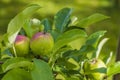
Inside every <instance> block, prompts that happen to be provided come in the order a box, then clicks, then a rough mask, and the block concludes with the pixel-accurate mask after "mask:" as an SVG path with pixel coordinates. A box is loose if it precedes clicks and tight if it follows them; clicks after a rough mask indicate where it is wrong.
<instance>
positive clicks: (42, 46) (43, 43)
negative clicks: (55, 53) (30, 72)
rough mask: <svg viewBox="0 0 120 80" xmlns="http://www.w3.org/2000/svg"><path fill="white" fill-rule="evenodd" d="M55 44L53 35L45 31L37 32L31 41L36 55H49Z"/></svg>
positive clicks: (31, 46)
mask: <svg viewBox="0 0 120 80" xmlns="http://www.w3.org/2000/svg"><path fill="white" fill-rule="evenodd" d="M53 46H54V40H53V37H52V36H51V34H49V33H45V32H38V33H36V34H35V35H34V36H33V37H32V39H31V42H30V48H31V50H32V52H33V53H34V54H35V55H49V53H50V52H51V51H52V48H53Z"/></svg>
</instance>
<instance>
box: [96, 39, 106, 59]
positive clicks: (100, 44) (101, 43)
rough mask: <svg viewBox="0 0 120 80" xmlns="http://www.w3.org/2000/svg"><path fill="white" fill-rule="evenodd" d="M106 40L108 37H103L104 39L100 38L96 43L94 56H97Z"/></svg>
mask: <svg viewBox="0 0 120 80" xmlns="http://www.w3.org/2000/svg"><path fill="white" fill-rule="evenodd" d="M107 41H108V38H104V39H102V40H101V41H100V43H99V44H98V47H97V51H96V52H95V56H96V58H98V57H99V55H100V51H101V49H102V47H103V45H104V44H105V43H106V42H107Z"/></svg>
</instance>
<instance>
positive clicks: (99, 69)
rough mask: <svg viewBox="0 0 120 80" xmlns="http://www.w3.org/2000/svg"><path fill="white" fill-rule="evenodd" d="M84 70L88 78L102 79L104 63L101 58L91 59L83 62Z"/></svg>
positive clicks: (104, 73) (93, 79)
mask: <svg viewBox="0 0 120 80" xmlns="http://www.w3.org/2000/svg"><path fill="white" fill-rule="evenodd" d="M83 68H84V72H85V75H86V76H87V78H89V79H90V80H103V78H104V77H105V76H106V69H107V67H106V65H105V63H104V62H103V61H102V60H101V59H92V60H91V61H86V62H85V63H84V66H83Z"/></svg>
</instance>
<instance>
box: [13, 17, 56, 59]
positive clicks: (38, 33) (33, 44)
mask: <svg viewBox="0 0 120 80" xmlns="http://www.w3.org/2000/svg"><path fill="white" fill-rule="evenodd" d="M30 24H31V29H32V31H31V34H32V36H25V35H17V37H16V40H15V42H14V47H15V52H16V55H17V56H18V57H24V56H26V55H28V54H29V53H30V52H31V51H32V53H33V54H34V55H48V54H49V53H50V52H51V51H52V48H53V46H54V39H53V37H52V35H51V34H50V33H47V32H44V31H43V30H39V28H40V26H41V22H40V20H39V19H36V18H34V19H31V20H30Z"/></svg>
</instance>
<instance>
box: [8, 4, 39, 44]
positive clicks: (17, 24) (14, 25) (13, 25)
mask: <svg viewBox="0 0 120 80" xmlns="http://www.w3.org/2000/svg"><path fill="white" fill-rule="evenodd" d="M39 8H40V6H39V5H31V6H29V7H27V8H26V9H24V10H23V11H22V12H21V13H19V14H18V15H17V16H16V17H15V18H13V19H12V20H11V21H10V23H9V24H8V29H7V34H8V41H9V43H10V44H12V43H13V42H14V41H15V38H16V36H17V34H18V33H19V31H20V29H21V28H22V27H23V25H24V24H25V22H26V20H27V19H28V18H29V17H30V16H31V15H32V14H33V13H34V12H35V11H36V10H38V9H39Z"/></svg>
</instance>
